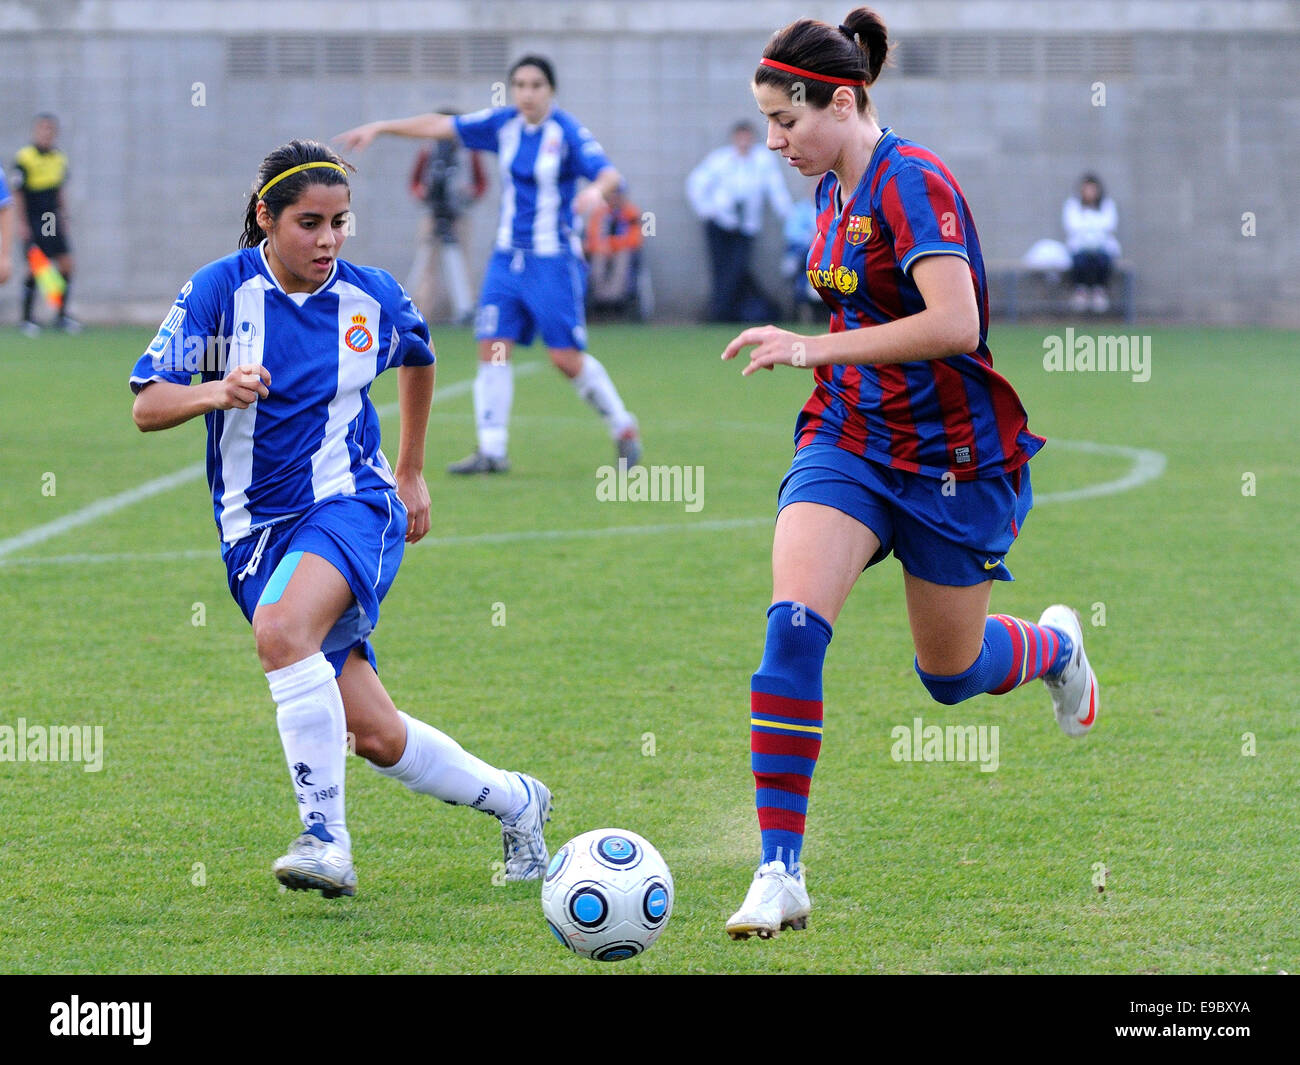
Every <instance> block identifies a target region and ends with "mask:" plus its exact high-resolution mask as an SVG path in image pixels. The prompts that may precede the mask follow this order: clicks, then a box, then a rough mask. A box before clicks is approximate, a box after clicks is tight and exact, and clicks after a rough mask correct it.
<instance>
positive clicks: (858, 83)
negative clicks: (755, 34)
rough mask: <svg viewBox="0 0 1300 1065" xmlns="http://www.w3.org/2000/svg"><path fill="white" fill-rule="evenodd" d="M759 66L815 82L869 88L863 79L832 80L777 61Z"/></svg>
mask: <svg viewBox="0 0 1300 1065" xmlns="http://www.w3.org/2000/svg"><path fill="white" fill-rule="evenodd" d="M758 65H759V66H761V67H771V68H772V69H773V70H784V71H785V72H786V73H787V74H798V75H799V76H800V77H802V78H811V79H812V80H813V81H824V82H827V83H828V84H830V85H849V86H852V87H855V88H859V87H860V88H864V89H865V88H866V87H867V83H866V82H865V81H863V80H862V79H861V78H832V77H829V76H828V75H826V74H816V73H814V72H813V71H811V70H804V69H803V68H802V67H792V66H790V65H789V64H788V63H778V62H777V61H776V60H775V59H760V60H759V63H758Z"/></svg>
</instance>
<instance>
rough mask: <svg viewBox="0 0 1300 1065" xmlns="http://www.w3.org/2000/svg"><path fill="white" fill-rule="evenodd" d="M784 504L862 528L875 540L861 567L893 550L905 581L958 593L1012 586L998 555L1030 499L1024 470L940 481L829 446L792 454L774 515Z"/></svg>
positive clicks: (811, 446)
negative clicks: (825, 511) (808, 507)
mask: <svg viewBox="0 0 1300 1065" xmlns="http://www.w3.org/2000/svg"><path fill="white" fill-rule="evenodd" d="M790 503H821V504H822V505H823V506H827V507H834V508H835V509H836V510H838V511H842V512H843V513H845V514H847V515H849V517H851V518H856V519H857V520H858V521H860V522H862V524H863V525H865V526H866V527H867V528H868V529H870V530H871V531H872V532H873V533H875V534H876V536H877V538H878V539H879V540H880V550H879V551H877V552H876V554H875V555H874V556H873V557H872V559H871V561H870V562H868V563H867V565H868V566H874V565H875V564H876V563H877V562H881V561H883V560H884V559H885V558H887V557H888V556H889V553H890V552H891V551H892V552H893V553H894V554H895V555H897V556H898V561H899V562H901V563H902V564H903V568H904V569H905V570H907V572H908V573H910V574H912V576H914V577H920V578H921V579H922V580H923V581H930V582H931V583H932V584H946V585H951V586H954V587H960V588H965V587H968V586H969V585H972V584H982V583H983V582H984V581H987V580H990V579H991V580H995V581H1011V580H1015V578H1014V577H1012V576H1011V571H1010V570H1009V569H1007V564H1006V562H1004V561H1003V556H1004V555H1005V554H1006V553H1007V551H1009V550H1010V549H1011V544H1012V543H1013V542H1014V541H1015V538H1016V536H1017V534H1018V533H1019V532H1020V528H1021V526H1022V525H1023V524H1024V521H1025V518H1026V517H1027V516H1028V514H1029V509H1030V508H1031V507H1032V506H1033V505H1034V493H1033V489H1032V488H1031V487H1030V483H1029V465H1028V464H1027V463H1026V464H1025V465H1022V466H1020V467H1019V468H1018V469H1016V470H1014V471H1012V472H1011V473H1008V474H1003V475H1002V476H1000V477H987V478H981V479H980V480H976V481H954V480H951V479H949V480H947V481H945V480H941V479H937V478H934V477H922V476H920V475H919V474H913V473H907V472H905V471H903V470H895V469H892V468H891V467H889V466H882V465H881V464H879V463H877V462H871V461H870V460H868V459H864V458H862V457H860V456H858V455H854V454H852V453H851V452H848V451H845V450H844V449H843V448H839V447H836V446H835V445H834V444H808V445H805V446H804V447H801V448H800V449H799V450H798V451H796V452H795V456H794V462H793V463H792V464H791V465H790V472H789V473H787V474H786V475H785V480H784V481H782V482H781V491H780V494H779V496H778V500H777V511H778V513H779V512H780V510H781V508H782V507H785V506H786V505H788V504H790Z"/></svg>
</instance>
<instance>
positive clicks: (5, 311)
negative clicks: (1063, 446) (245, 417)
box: [0, 0, 1300, 326]
mask: <svg viewBox="0 0 1300 1065" xmlns="http://www.w3.org/2000/svg"><path fill="white" fill-rule="evenodd" d="M875 6H876V7H877V9H878V10H880V11H881V13H882V15H883V16H884V17H885V19H886V21H887V23H888V24H889V26H890V30H891V36H893V37H894V39H895V40H896V41H897V42H898V43H897V50H896V52H895V56H894V63H895V65H894V66H893V68H892V69H887V70H886V72H885V74H884V76H883V78H882V80H881V82H880V83H879V85H878V86H877V87H876V89H875V90H873V98H874V100H875V101H876V104H877V107H878V109H879V111H880V115H881V119H882V122H883V123H885V124H889V125H892V126H893V127H894V128H895V129H896V130H897V131H898V132H899V133H900V134H901V135H903V136H906V137H910V138H911V139H914V140H918V141H920V142H922V143H924V144H927V145H928V146H930V147H931V148H933V149H934V150H936V151H937V152H938V153H939V154H940V155H941V156H942V157H943V158H944V159H945V160H946V161H947V163H948V164H949V166H950V167H951V168H952V170H953V171H954V173H955V174H956V175H957V177H958V179H959V180H960V181H961V183H962V185H963V187H964V189H965V192H966V194H967V197H968V198H969V200H970V201H971V203H972V206H973V209H974V211H975V216H976V219H977V222H978V224H979V227H980V235H981V239H982V241H983V244H984V249H985V254H986V256H987V257H988V258H990V259H1005V258H1016V257H1018V256H1020V255H1021V254H1022V253H1023V252H1024V251H1025V250H1026V249H1027V248H1028V247H1029V245H1030V244H1032V243H1033V242H1034V241H1035V240H1036V239H1038V238H1040V237H1059V236H1060V232H1059V226H1060V222H1059V215H1060V206H1061V202H1062V200H1063V198H1064V197H1065V195H1066V194H1067V193H1068V191H1069V190H1070V189H1071V188H1072V186H1073V184H1074V183H1075V181H1076V180H1077V178H1078V175H1079V174H1080V173H1081V172H1083V171H1084V170H1096V171H1097V172H1098V173H1100V174H1101V175H1102V177H1103V178H1104V180H1105V181H1106V183H1107V186H1108V191H1109V192H1110V193H1111V194H1112V195H1113V196H1114V198H1115V199H1116V201H1117V203H1118V205H1119V208H1120V213H1121V231H1120V238H1121V240H1122V242H1123V245H1124V253H1125V257H1126V258H1128V259H1130V260H1131V261H1132V262H1133V263H1134V264H1135V267H1136V270H1137V274H1138V294H1139V310H1140V313H1141V314H1142V315H1143V316H1146V317H1152V318H1159V319H1166V320H1173V321H1184V322H1196V323H1225V324H1233V323H1240V324H1273V325H1290V326H1297V325H1300V241H1297V240H1296V239H1295V236H1294V233H1293V231H1292V230H1291V229H1290V227H1289V226H1288V225H1287V224H1286V218H1287V215H1288V213H1289V211H1291V210H1293V209H1294V207H1293V204H1294V199H1295V196H1294V190H1295V175H1296V174H1297V173H1300V136H1297V132H1296V131H1297V129H1300V5H1297V4H1296V3H1292V2H1281V0H1241V2H1236V3H1225V2H1218V3H1202V2H1199V0H1188V2H1170V0H1145V2H1140V3H1127V2H1120V0H1096V2H1079V3H1057V2H1051V0H1042V2H1012V0H979V2H971V0H907V2H905V3H904V2H890V0H880V2H879V3H878V4H876V5H875ZM848 7H849V4H848V3H847V2H846V3H838V4H827V3H824V2H816V3H799V4H790V3H783V2H773V0H659V2H654V3H651V2H639V0H592V2H586V3H576V2H573V3H566V2H557V0H552V2H548V3H535V2H521V0H464V2H454V0H434V2H428V0H419V2H415V0H371V2H367V3H364V4H361V3H339V2H335V0H279V2H276V3H264V2H251V0H223V2H218V0H167V2H153V0H100V2H79V0H0V99H3V100H4V108H3V111H2V113H0V159H3V160H4V161H5V165H6V168H8V165H9V163H10V162H11V160H12V158H13V154H14V152H15V151H16V149H17V148H18V147H19V146H20V145H21V144H23V143H25V142H26V139H27V136H28V121H29V118H30V116H31V115H32V114H33V113H35V112H36V111H44V110H49V111H54V112H56V113H58V114H59V115H60V116H61V118H62V121H63V136H62V144H63V147H64V149H65V150H66V151H67V152H68V154H69V156H70V158H71V164H72V178H71V182H70V185H69V190H68V199H69V203H70V208H71V222H70V230H71V234H72V239H73V242H74V246H75V252H76V254H77V257H78V260H79V277H78V282H77V294H76V298H77V306H78V307H79V309H80V312H81V314H82V315H83V316H84V317H86V318H88V319H90V318H104V319H115V320H141V321H147V322H154V321H157V320H158V319H159V318H160V317H161V315H162V313H163V312H164V311H165V308H166V305H167V304H168V302H169V301H170V300H171V299H172V298H173V296H174V294H175V291H176V289H177V287H178V286H179V284H180V283H181V282H182V281H183V280H184V278H186V277H187V276H188V275H189V274H190V273H191V272H192V271H193V269H194V268H196V267H197V266H198V265H200V264H202V263H203V262H206V261H208V260H209V259H212V258H215V257H217V256H219V255H222V254H225V253H226V252H228V251H230V250H232V249H233V247H234V245H235V241H236V239H237V237H238V233H239V229H240V225H241V219H242V213H243V207H244V200H245V197H246V196H247V190H248V187H249V182H250V181H251V179H252V176H253V173H254V171H255V168H256V166H257V163H258V162H259V161H260V159H261V157H262V156H263V155H264V154H265V152H266V151H267V150H268V149H269V148H271V147H273V146H275V145H276V144H278V143H280V142H282V141H283V140H286V139H288V138H290V137H293V136H311V137H316V138H320V139H326V138H328V137H329V136H330V135H331V134H333V133H336V132H338V131H339V130H341V129H344V128H347V127H349V126H352V125H354V124H356V123H359V122H361V121H364V120H366V119H369V118H373V117H378V116H385V115H396V114H405V113H413V112H416V111H421V110H427V109H430V108H432V107H439V106H450V107H455V108H458V109H461V110H472V109H476V108H478V107H482V106H487V105H488V104H490V103H491V102H493V92H494V89H495V90H496V91H498V92H499V91H500V90H499V87H498V85H499V83H501V82H503V80H504V75H505V69H506V66H507V65H508V63H509V62H510V60H511V59H512V58H513V57H515V56H517V55H519V54H520V53H522V52H524V51H540V52H542V53H543V54H546V55H548V56H550V57H551V58H552V59H553V61H554V62H555V65H556V70H557V74H558V80H559V90H560V91H559V97H558V100H559V103H560V105H561V106H563V107H565V108H567V109H568V110H570V111H572V112H574V113H575V114H576V115H578V116H579V117H580V118H581V119H582V120H583V121H584V122H585V123H586V125H587V126H588V127H590V128H591V130H592V131H593V132H594V133H595V134H596V136H597V137H598V138H599V139H600V140H601V142H602V143H603V144H604V146H605V148H606V150H607V152H608V153H609V155H610V158H611V159H612V160H613V161H614V162H615V164H616V165H617V166H618V167H619V168H620V169H621V170H622V171H623V172H624V174H625V175H626V176H627V178H628V180H629V183H630V190H631V194H632V196H633V198H634V199H635V201H636V202H637V203H638V204H639V205H640V206H641V207H642V208H643V209H645V210H647V211H651V212H653V215H654V232H655V235H654V237H653V238H652V239H650V240H649V241H648V242H647V246H648V252H647V256H648V261H649V266H650V270H651V273H652V276H653V279H654V287H655V290H656V295H657V297H658V305H659V308H660V314H661V317H663V318H665V319H686V318H689V317H691V316H692V315H693V314H694V313H695V312H696V311H697V310H698V309H699V308H700V307H701V306H702V303H703V300H704V297H705V294H706V292H707V288H708V277H709V272H708V266H707V262H706V259H705V253H704V243H703V239H702V234H701V232H700V229H699V226H698V223H697V222H696V220H695V219H694V217H693V216H692V215H691V213H690V211H689V209H688V207H687V204H686V198H685V193H684V189H683V183H684V178H685V175H686V173H687V172H688V171H689V169H690V168H691V167H692V166H693V165H694V164H695V163H696V162H697V161H698V160H699V159H700V158H701V157H702V156H703V155H704V154H705V153H706V152H707V151H709V150H710V149H711V148H713V147H715V146H716V145H718V144H720V143H722V142H723V140H724V138H725V135H726V130H727V129H728V127H729V126H730V124H731V123H732V122H733V121H735V120H736V119H738V118H742V117H754V115H755V111H754V107H753V102H752V98H751V97H750V95H749V91H748V79H749V77H750V76H751V74H752V72H753V68H754V65H755V62H756V59H757V57H758V55H759V54H760V52H761V49H762V47H763V44H764V43H765V41H766V39H767V36H768V35H769V33H770V31H771V30H772V29H774V28H776V27H777V26H780V25H782V24H784V23H785V22H787V21H789V20H790V19H791V18H793V17H797V16H798V15H800V14H805V13H806V14H813V15H815V16H818V17H823V18H827V19H829V20H830V21H837V20H838V19H839V18H840V17H842V16H843V15H844V13H845V11H846V10H847V9H848ZM1102 97H1104V103H1101V102H1099V99H1101V98H1102ZM416 148H417V146H416V144H415V143H414V142H408V141H398V140H393V139H389V140H385V141H381V142H379V143H378V144H376V145H375V146H374V147H373V148H371V149H370V151H369V152H367V153H366V154H365V155H363V156H362V157H360V158H359V159H358V160H357V162H358V163H359V165H360V167H361V172H360V174H359V175H358V177H357V178H356V179H355V181H354V208H355V211H356V213H357V219H358V223H357V224H358V231H357V234H356V236H355V237H354V238H353V243H352V244H351V245H350V246H349V248H348V249H347V252H346V254H347V257H349V258H352V259H355V260H356V261H359V262H370V263H375V264H377V265H381V266H384V267H386V268H388V269H390V270H392V271H393V272H394V273H395V274H396V275H397V276H398V277H399V278H402V277H404V276H405V273H406V271H407V270H408V269H409V266H410V263H411V259H412V248H411V242H412V232H413V230H414V228H415V225H416V223H417V221H418V219H419V212H420V208H419V206H418V205H417V204H416V203H415V202H414V201H412V200H411V198H410V197H409V196H408V195H407V193H406V191H405V186H406V175H407V171H408V170H409V168H410V164H411V162H412V159H413V157H414V153H415V151H416ZM788 176H789V178H790V184H791V188H792V190H793V191H795V192H796V193H798V192H800V191H802V190H803V189H804V188H806V187H807V186H806V183H805V182H803V181H802V179H800V178H799V177H798V175H796V174H793V173H791V174H789V175H788ZM1287 193H1290V196H1289V197H1288V196H1287V195H1286V194H1287ZM493 214H494V208H493V206H490V205H486V204H485V205H483V206H481V207H479V208H478V209H477V210H476V213H475V216H474V220H473V227H474V246H475V250H476V270H477V268H478V264H481V262H482V261H483V258H484V254H483V253H484V251H485V249H486V247H487V245H488V243H489V242H490V240H491V234H492V230H493V221H494V220H493ZM769 228H770V232H769V233H767V234H765V236H764V240H763V243H762V245H761V248H760V265H762V264H764V263H766V264H768V265H767V267H766V269H765V273H766V274H768V275H769V276H770V277H771V278H772V281H771V283H772V285H773V287H775V285H776V282H775V273H776V265H777V260H778V258H779V240H778V235H777V230H776V225H775V223H773V224H772V225H771V226H770V227H769ZM1251 234H1253V235H1251ZM18 287H19V286H18V283H17V282H12V283H11V284H9V285H7V286H5V288H4V289H0V321H12V320H13V319H14V317H15V313H16V310H15V308H16V302H17V289H18Z"/></svg>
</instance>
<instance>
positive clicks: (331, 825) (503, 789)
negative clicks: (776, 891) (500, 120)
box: [131, 141, 551, 898]
mask: <svg viewBox="0 0 1300 1065" xmlns="http://www.w3.org/2000/svg"><path fill="white" fill-rule="evenodd" d="M350 200H351V196H350V192H349V188H348V177H347V170H346V169H345V167H344V164H343V163H342V161H341V160H340V159H339V157H338V156H337V155H335V154H334V153H333V152H332V151H330V149H328V148H326V147H325V146H324V145H321V144H317V143H315V142H314V141H292V142H290V143H289V144H287V145H284V146H283V147H281V148H278V149H276V150H275V151H274V152H272V153H271V154H270V155H269V156H267V157H266V159H265V160H264V161H263V162H262V165H261V167H260V168H259V170H258V175H257V180H256V182H255V183H254V185H253V192H252V194H251V195H250V197H249V201H248V211H247V215H246V218H245V223H244V234H243V238H242V239H241V241H240V247H241V249H242V250H241V251H238V252H236V253H235V254H233V255H228V256H226V257H225V258H224V259H219V260H217V261H216V262H214V263H209V264H208V265H207V266H205V267H204V268H203V269H201V270H200V271H199V272H198V273H197V274H195V275H194V277H193V278H191V279H190V280H189V281H188V282H187V283H186V284H185V286H184V287H183V288H182V289H181V292H180V295H179V296H178V297H177V299H176V303H175V304H174V305H173V307H172V309H171V311H170V312H169V313H168V315H167V317H166V319H164V321H163V323H162V326H161V328H160V329H159V330H158V334H157V336H155V337H154V340H153V342H152V343H151V344H150V345H149V348H148V350H146V351H145V353H144V354H143V355H142V356H141V357H140V359H139V361H138V362H137V363H136V364H135V369H134V370H133V371H132V374H131V388H132V389H133V390H134V392H135V393H136V398H135V405H134V408H133V411H132V414H133V416H134V418H135V423H136V425H137V426H139V427H140V429H141V430H143V431H149V430H153V429H168V428H171V427H172V426H175V425H180V424H181V423H183V422H186V421H188V420H189V419H191V418H194V417H196V416H198V415H200V414H201V415H203V417H204V420H205V422H206V423H207V430H208V447H207V454H208V482H209V484H210V485H211V489H212V501H213V505H214V506H215V509H216V520H217V528H218V530H219V531H220V533H221V554H222V558H223V560H224V561H225V563H226V572H227V581H228V583H229V586H230V591H231V594H232V595H233V596H234V598H235V601H236V602H237V603H238V604H239V607H240V609H241V610H242V611H243V612H244V616H245V617H247V618H248V620H249V621H251V622H252V625H253V636H254V638H255V639H256V641H257V653H258V657H259V658H260V659H261V662H262V668H263V669H264V670H265V671H266V679H267V682H268V684H269V685H270V688H271V697H272V699H274V700H275V704H276V723H277V725H278V727H279V731H280V739H281V742H282V743H283V745H284V754H285V759H286V761H287V763H288V766H289V774H290V777H291V779H292V781H293V789H294V796H295V799H296V805H297V809H298V814H299V817H300V818H301V820H302V826H303V832H302V834H301V835H300V836H299V837H298V838H297V839H296V840H295V841H294V843H293V845H292V846H291V847H290V849H289V852H288V854H286V855H284V856H283V857H282V858H280V859H279V860H278V861H276V862H275V863H274V866H273V871H274V873H275V875H276V877H277V878H278V879H279V880H280V881H281V883H283V884H285V885H286V886H287V887H289V888H293V889H296V890H319V891H320V892H321V893H322V894H323V895H324V896H325V897H326V898H334V897H336V896H339V895H353V894H355V893H356V883H357V878H356V873H355V871H354V869H353V865H352V845H351V839H350V836H349V833H348V828H347V823H346V820H345V818H344V801H343V799H344V787H343V784H344V762H345V754H346V747H345V735H350V736H351V737H353V738H354V741H355V750H356V753H357V754H358V755H360V756H361V757H362V758H365V759H366V760H367V761H369V762H370V764H371V765H372V766H374V768H375V769H377V770H378V771H379V772H380V773H383V774H384V775H385V776H389V777H393V778H395V779H397V780H399V781H401V782H402V783H403V784H405V785H406V786H407V787H408V788H410V789H411V790H412V791H416V792H420V793H422V794H426V795H432V796H435V797H436V798H439V799H442V800H443V801H444V802H449V803H454V804H458V805H465V806H472V807H474V808H475V809H477V810H482V811H484V812H486V813H490V814H493V815H494V816H496V817H498V818H500V819H501V825H502V837H503V840H504V845H505V859H506V861H505V864H506V870H505V875H506V879H507V880H535V879H537V878H538V877H539V876H540V875H541V871H542V870H543V869H545V868H546V862H547V854H546V844H545V842H544V840H543V838H542V830H543V825H544V824H545V822H546V821H547V820H548V819H549V813H550V804H551V799H550V793H549V792H548V791H547V789H546V787H545V786H544V785H542V784H541V783H539V782H538V781H536V780H534V779H533V778H531V777H527V776H524V775H522V774H519V773H505V772H502V771H501V770H499V769H496V768H494V767H493V766H490V765H488V764H487V763H486V762H482V761H480V760H479V759H477V758H475V757H474V756H473V755H470V754H468V753H467V752H466V751H464V750H463V749H462V748H461V747H460V746H459V745H458V744H457V743H456V742H455V741H454V740H453V739H451V738H450V737H448V736H446V735H444V734H443V733H441V732H439V731H438V730H437V729H435V728H433V727H432V726H430V725H428V724H426V723H424V722H423V721H419V720H416V719H415V718H414V717H411V716H409V715H407V714H404V713H402V712H401V711H399V710H398V709H397V708H396V707H395V706H394V705H393V701H392V699H391V698H390V697H389V695H388V692H387V691H385V689H384V686H383V685H382V684H381V683H380V681H379V677H378V675H377V674H376V672H375V655H374V651H373V650H372V648H371V646H370V640H369V637H370V634H371V632H373V631H374V628H375V625H376V624H377V622H378V621H379V604H380V602H381V601H382V600H383V598H384V595H385V593H386V592H387V591H388V589H389V588H390V587H391V585H392V583H393V578H394V577H395V576H396V574H397V567H398V564H399V563H400V562H401V560H402V552H403V550H404V542H405V543H412V544H413V543H416V542H417V541H419V540H420V539H421V538H422V537H423V536H424V535H425V534H426V533H427V532H428V531H429V492H428V489H427V487H426V486H425V483H424V476H423V473H422V470H423V467H424V441H425V428H426V425H427V423H428V416H429V404H430V402H431V400H432V398H433V378H434V366H433V363H434V357H433V351H432V349H431V348H430V346H429V331H428V328H427V327H426V325H425V323H424V319H423V318H421V317H420V313H419V312H418V311H417V310H416V309H415V307H414V306H413V304H412V303H411V300H410V299H409V298H408V296H407V295H406V293H405V292H404V291H403V290H402V287H401V286H400V285H399V284H398V283H397V282H396V281H395V280H393V278H392V277H391V276H390V275H389V274H387V273H385V272H384V271H382V270H377V269H374V268H372V267H365V266H354V265H353V264H352V263H348V262H345V261H343V260H342V259H339V258H338V253H339V250H340V249H341V248H342V246H343V241H344V239H345V237H346V232H347V226H348V224H349V214H350V212H349V204H350ZM393 367H397V380H398V404H399V409H400V415H401V436H400V443H399V448H398V455H397V467H396V470H394V469H393V468H392V467H390V466H389V464H388V460H387V459H386V458H385V457H384V453H383V452H382V451H381V450H380V447H379V444H380V441H379V418H378V416H377V414H376V412H375V408H374V406H373V404H372V403H371V401H370V396H369V389H370V384H371V382H372V381H373V380H374V379H375V378H376V377H377V376H378V375H379V374H381V373H383V372H384V371H385V370H388V369H391V368H393ZM196 373H197V374H198V375H199V376H200V383H198V384H191V379H192V378H193V376H194V375H195V374H196Z"/></svg>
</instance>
